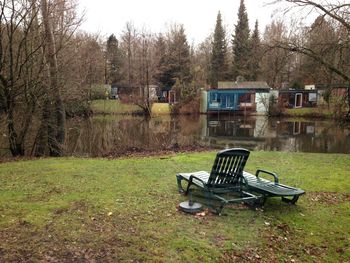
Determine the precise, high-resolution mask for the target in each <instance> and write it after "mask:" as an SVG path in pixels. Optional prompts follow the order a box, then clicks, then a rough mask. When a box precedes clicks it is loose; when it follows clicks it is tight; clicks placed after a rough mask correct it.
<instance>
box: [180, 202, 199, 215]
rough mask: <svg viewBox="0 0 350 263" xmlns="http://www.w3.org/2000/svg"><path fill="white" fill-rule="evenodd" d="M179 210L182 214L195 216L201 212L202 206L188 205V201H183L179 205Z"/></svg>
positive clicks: (193, 203)
mask: <svg viewBox="0 0 350 263" xmlns="http://www.w3.org/2000/svg"><path fill="white" fill-rule="evenodd" d="M180 209H181V211H183V212H186V213H191V214H195V213H198V212H200V211H202V209H203V206H202V205H201V204H200V203H195V202H192V205H190V203H189V201H185V202H182V203H180Z"/></svg>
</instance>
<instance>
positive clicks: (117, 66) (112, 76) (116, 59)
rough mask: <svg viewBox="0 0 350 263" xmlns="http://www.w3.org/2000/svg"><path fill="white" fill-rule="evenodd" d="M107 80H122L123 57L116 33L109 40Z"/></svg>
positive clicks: (112, 82)
mask: <svg viewBox="0 0 350 263" xmlns="http://www.w3.org/2000/svg"><path fill="white" fill-rule="evenodd" d="M106 59H107V82H108V83H110V84H114V83H118V82H119V81H120V80H121V74H120V71H121V66H122V57H121V52H120V50H119V43H118V40H117V38H116V37H115V36H114V34H112V35H110V36H109V37H108V40H107V52H106Z"/></svg>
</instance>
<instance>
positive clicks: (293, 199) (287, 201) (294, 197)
mask: <svg viewBox="0 0 350 263" xmlns="http://www.w3.org/2000/svg"><path fill="white" fill-rule="evenodd" d="M298 199H299V195H295V196H293V198H292V199H288V198H285V197H282V201H283V202H286V203H288V204H293V205H294V204H295V203H296V202H297V201H298Z"/></svg>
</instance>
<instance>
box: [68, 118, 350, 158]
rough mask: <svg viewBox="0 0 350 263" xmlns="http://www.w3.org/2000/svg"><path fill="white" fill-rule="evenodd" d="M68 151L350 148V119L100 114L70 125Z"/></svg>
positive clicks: (330, 150) (345, 150)
mask: <svg viewBox="0 0 350 263" xmlns="http://www.w3.org/2000/svg"><path fill="white" fill-rule="evenodd" d="M68 126H69V129H68V132H67V150H68V154H69V155H78V156H108V155H115V154H120V153H123V152H125V151H130V150H133V151H135V150H136V151H138V150H139V151H141V150H150V151H153V150H165V149H178V148H181V147H193V146H203V147H208V148H213V149H223V148H228V147H244V148H247V149H250V150H266V151H288V152H323V153H350V124H349V123H348V124H346V125H345V126H340V125H339V124H337V123H336V122H332V121H321V120H308V121H297V120H293V119H276V118H266V117H249V118H248V117H247V118H245V117H243V116H241V117H220V118H218V117H210V116H197V117H193V116H177V117H170V116H163V117H158V118H151V119H144V118H141V117H132V116H97V117H94V118H91V119H85V120H79V121H76V120H71V121H70V122H69V124H68Z"/></svg>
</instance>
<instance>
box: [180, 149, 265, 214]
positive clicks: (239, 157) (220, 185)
mask: <svg viewBox="0 0 350 263" xmlns="http://www.w3.org/2000/svg"><path fill="white" fill-rule="evenodd" d="M248 157H249V151H248V150H246V149H240V148H236V149H228V150H223V151H220V152H218V153H217V155H216V158H215V161H214V165H213V167H212V170H211V172H210V173H208V172H205V171H199V172H193V173H179V174H177V175H176V178H177V184H178V188H179V192H180V193H183V194H185V195H188V194H189V192H190V188H191V186H196V187H198V188H200V189H201V190H203V191H204V196H205V199H206V201H207V204H208V206H209V207H211V208H214V209H215V212H217V213H218V214H220V213H221V211H222V209H223V208H224V206H225V205H227V204H229V203H242V202H250V201H252V202H253V203H255V202H256V201H257V200H259V197H258V196H256V195H255V194H252V193H249V192H247V191H245V187H246V185H247V182H245V178H244V177H243V169H244V166H245V164H246V162H247V160H248ZM183 180H185V181H187V187H186V190H185V189H184V188H183V186H182V181H183ZM229 194H234V195H233V196H232V195H229ZM212 200H214V201H217V202H219V205H216V206H212V205H211V201H212Z"/></svg>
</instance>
